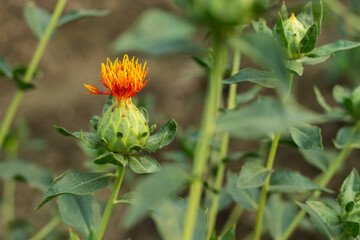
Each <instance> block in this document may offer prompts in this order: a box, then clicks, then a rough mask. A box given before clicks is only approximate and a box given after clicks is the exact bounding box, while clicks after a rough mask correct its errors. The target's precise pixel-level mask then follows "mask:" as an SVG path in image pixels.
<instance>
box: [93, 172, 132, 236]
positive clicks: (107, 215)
mask: <svg viewBox="0 0 360 240" xmlns="http://www.w3.org/2000/svg"><path fill="white" fill-rule="evenodd" d="M124 172H125V167H122V166H119V167H118V170H117V172H116V179H115V183H114V186H113V189H112V191H111V195H110V198H109V200H108V202H107V204H106V207H105V211H104V215H103V217H102V219H101V223H100V227H99V231H98V232H97V238H96V239H97V240H101V239H102V238H103V236H104V233H105V230H106V227H107V225H108V222H109V219H110V216H111V213H112V211H113V209H114V206H115V204H116V198H117V195H118V193H119V190H120V187H121V183H122V180H123V178H124Z"/></svg>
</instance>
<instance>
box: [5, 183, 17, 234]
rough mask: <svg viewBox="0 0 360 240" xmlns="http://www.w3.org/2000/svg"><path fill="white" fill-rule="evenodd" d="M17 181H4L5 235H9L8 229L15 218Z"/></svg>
mask: <svg viewBox="0 0 360 240" xmlns="http://www.w3.org/2000/svg"><path fill="white" fill-rule="evenodd" d="M15 184H16V183H15V181H13V180H7V181H4V190H3V192H4V195H3V206H2V210H3V225H4V227H5V230H4V232H5V233H4V235H5V236H6V234H7V229H8V228H9V224H10V222H11V221H13V220H14V218H15V210H14V209H15V208H14V204H15Z"/></svg>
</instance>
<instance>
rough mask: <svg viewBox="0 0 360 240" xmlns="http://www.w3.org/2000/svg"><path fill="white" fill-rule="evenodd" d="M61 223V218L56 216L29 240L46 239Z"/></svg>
mask: <svg viewBox="0 0 360 240" xmlns="http://www.w3.org/2000/svg"><path fill="white" fill-rule="evenodd" d="M60 222H61V218H60V216H56V217H54V218H53V219H51V221H50V222H49V223H48V224H46V225H45V226H44V227H43V228H42V229H40V231H38V232H37V233H36V234H35V235H34V236H33V237H31V238H30V239H29V240H41V239H43V238H45V237H46V236H47V235H49V233H50V232H51V231H52V230H54V228H55V227H56V226H57V225H58V224H59V223H60Z"/></svg>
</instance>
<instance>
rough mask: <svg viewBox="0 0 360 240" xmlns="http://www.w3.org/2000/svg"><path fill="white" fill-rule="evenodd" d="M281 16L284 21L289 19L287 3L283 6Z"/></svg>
mask: <svg viewBox="0 0 360 240" xmlns="http://www.w3.org/2000/svg"><path fill="white" fill-rule="evenodd" d="M280 16H281V18H282V19H288V16H289V14H288V11H287V8H286V5H285V1H283V3H282V4H281V9H280Z"/></svg>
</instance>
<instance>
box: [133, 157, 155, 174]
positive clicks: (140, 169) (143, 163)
mask: <svg viewBox="0 0 360 240" xmlns="http://www.w3.org/2000/svg"><path fill="white" fill-rule="evenodd" d="M128 158H129V167H130V169H131V170H133V171H134V172H135V173H138V174H144V173H154V172H158V171H159V170H160V164H159V163H158V162H157V161H156V160H155V158H153V157H151V156H149V155H131V156H129V157H128Z"/></svg>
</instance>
